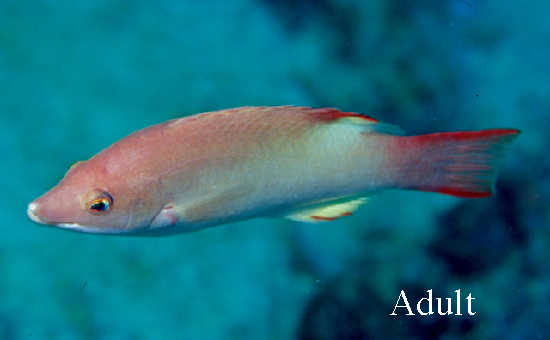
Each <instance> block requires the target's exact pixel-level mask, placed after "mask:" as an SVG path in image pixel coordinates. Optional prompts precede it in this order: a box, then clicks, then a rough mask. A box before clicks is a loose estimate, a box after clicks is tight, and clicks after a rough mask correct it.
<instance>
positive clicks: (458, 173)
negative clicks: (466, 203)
mask: <svg viewBox="0 0 550 340" xmlns="http://www.w3.org/2000/svg"><path fill="white" fill-rule="evenodd" d="M519 133H520V131H519V130H516V129H492V130H482V131H459V132H443V133H434V134H428V135H420V136H412V137H401V138H400V144H401V145H400V148H405V150H406V151H405V152H404V153H403V155H404V158H403V159H402V161H404V162H403V164H402V166H403V167H404V168H405V171H403V175H402V177H401V179H400V186H402V187H404V188H408V189H414V190H420V191H430V192H438V193H441V194H446V195H451V196H457V197H467V198H480V197H488V196H491V194H492V192H493V189H494V185H495V181H496V177H497V173H498V166H499V164H500V162H501V160H502V158H503V157H504V156H505V152H506V149H507V146H508V145H509V144H510V143H511V142H512V141H513V140H514V139H515V138H516V137H517V135H518V134H519ZM401 150H403V149H401Z"/></svg>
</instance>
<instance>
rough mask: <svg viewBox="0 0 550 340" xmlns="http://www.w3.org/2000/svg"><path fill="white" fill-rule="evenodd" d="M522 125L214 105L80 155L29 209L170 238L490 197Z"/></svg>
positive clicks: (45, 220) (39, 217)
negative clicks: (391, 192) (409, 129)
mask: <svg viewBox="0 0 550 340" xmlns="http://www.w3.org/2000/svg"><path fill="white" fill-rule="evenodd" d="M518 133H519V131H518V130H515V129H494V130H484V131H470V132H450V133H436V134H430V135H421V136H412V137H406V136H402V133H401V131H400V130H399V128H397V127H395V126H392V125H388V124H384V123H380V122H378V121H377V120H375V119H373V118H370V117H368V116H364V115H360V114H357V113H349V112H342V111H339V110H337V109H332V108H325V109H312V108H308V107H293V106H281V107H242V108H237V109H228V110H222V111H215V112H207V113H202V114H198V115H194V116H188V117H184V118H180V119H175V120H170V121H167V122H164V123H160V124H157V125H153V126H150V127H148V128H145V129H143V130H140V131H137V132H135V133H133V134H131V135H129V136H127V137H125V138H123V139H122V140H120V141H118V142H116V143H114V144H113V145H111V146H110V147H108V148H107V149H105V150H103V151H101V152H100V153H99V154H97V155H95V156H94V157H92V158H90V159H89V160H88V161H84V162H78V163H77V164H75V165H74V166H73V167H71V168H70V169H69V171H68V172H67V174H66V175H65V177H64V178H63V179H62V180H61V181H60V182H59V184H58V185H57V186H55V187H54V188H52V189H51V190H50V191H48V192H47V193H45V194H44V195H42V196H41V197H39V198H37V199H36V200H34V201H33V202H31V203H30V204H29V207H28V210H27V214H28V216H29V218H30V219H31V220H33V221H35V222H38V223H42V224H48V225H55V226H59V227H62V228H68V229H73V230H77V231H83V232H92V233H115V234H132V235H165V234H174V233H181V232H189V231H194V230H199V229H202V228H206V227H212V226H216V225H221V224H226V223H230V222H235V221H239V220H245V219H249V218H253V217H285V218H289V219H292V220H298V221H305V222H322V221H331V220H334V219H336V218H339V217H341V216H347V215H350V214H351V213H352V212H353V211H354V210H355V209H357V208H358V207H359V206H360V205H361V204H362V203H364V202H365V201H366V197H367V196H368V195H369V194H371V193H372V192H374V191H378V190H381V189H385V188H403V189H412V190H422V191H434V192H440V193H444V194H450V195H454V196H462V197H486V196H489V195H490V194H491V192H492V189H493V186H494V182H495V179H496V171H497V166H498V161H499V159H500V158H502V156H503V155H504V151H505V148H506V146H507V145H508V144H509V143H510V142H511V141H512V140H513V139H514V138H515V137H516V136H517V134H518Z"/></svg>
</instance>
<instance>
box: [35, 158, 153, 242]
mask: <svg viewBox="0 0 550 340" xmlns="http://www.w3.org/2000/svg"><path fill="white" fill-rule="evenodd" d="M93 160H94V159H93V158H92V159H91V160H88V161H85V162H78V163H77V164H75V165H73V166H72V167H71V168H70V169H69V171H67V174H66V175H65V177H64V178H63V179H62V180H61V181H60V182H59V183H58V184H57V185H56V186H54V187H53V188H52V189H51V190H50V191H48V192H46V193H45V194H44V195H42V196H40V197H38V198H37V199H35V200H34V201H32V202H31V203H29V205H28V209H27V215H28V217H29V218H30V219H31V220H32V221H34V222H37V223H40V224H45V225H51V226H56V227H60V228H64V229H70V230H75V231H79V232H85V233H98V234H125V233H135V232H139V231H140V230H142V229H146V228H147V227H148V226H149V224H150V222H151V220H152V219H153V218H154V217H155V216H156V215H157V214H158V212H159V211H160V209H161V196H160V195H159V192H158V190H157V185H156V181H155V180H152V179H151V180H150V179H149V178H147V176H145V175H143V174H140V173H139V172H138V173H137V174H135V173H132V172H131V170H128V169H124V168H123V167H118V168H114V169H113V168H109V167H107V166H104V165H103V164H98V162H94V161H93ZM124 170H126V171H124ZM136 175H138V176H136Z"/></svg>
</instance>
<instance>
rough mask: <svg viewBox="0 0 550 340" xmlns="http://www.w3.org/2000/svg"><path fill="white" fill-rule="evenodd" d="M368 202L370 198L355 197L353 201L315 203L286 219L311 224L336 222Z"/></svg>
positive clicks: (346, 199)
mask: <svg viewBox="0 0 550 340" xmlns="http://www.w3.org/2000/svg"><path fill="white" fill-rule="evenodd" d="M367 201H368V198H366V197H360V198H357V196H355V197H354V198H352V199H349V198H344V199H335V200H330V201H328V202H327V201H323V202H322V203H313V204H309V205H307V206H306V207H302V208H301V209H300V208H299V209H297V210H295V211H292V212H291V213H289V214H288V215H286V216H285V218H287V219H289V220H293V221H299V222H310V223H316V222H327V221H334V220H335V219H337V218H339V217H342V216H349V215H351V214H352V213H353V212H354V211H355V210H357V208H359V206H361V204H364V203H366V202H367Z"/></svg>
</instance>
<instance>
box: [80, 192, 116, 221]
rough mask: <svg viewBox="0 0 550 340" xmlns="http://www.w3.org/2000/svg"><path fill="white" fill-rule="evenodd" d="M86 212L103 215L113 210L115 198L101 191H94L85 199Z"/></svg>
mask: <svg viewBox="0 0 550 340" xmlns="http://www.w3.org/2000/svg"><path fill="white" fill-rule="evenodd" d="M84 206H85V207H86V210H87V211H88V212H89V213H91V214H93V215H103V214H106V213H107V212H109V211H110V210H111V207H112V206H113V198H112V197H111V195H109V194H108V193H106V192H104V191H101V190H92V191H90V192H89V193H88V194H87V195H86V196H85V197H84Z"/></svg>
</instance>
